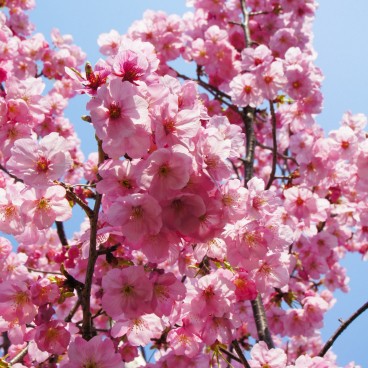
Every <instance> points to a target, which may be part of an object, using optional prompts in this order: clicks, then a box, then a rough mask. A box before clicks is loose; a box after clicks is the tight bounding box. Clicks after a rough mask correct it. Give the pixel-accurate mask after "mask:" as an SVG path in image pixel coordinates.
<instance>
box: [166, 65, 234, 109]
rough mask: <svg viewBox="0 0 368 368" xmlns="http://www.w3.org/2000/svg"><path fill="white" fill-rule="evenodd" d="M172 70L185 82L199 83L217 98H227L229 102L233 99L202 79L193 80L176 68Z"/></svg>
mask: <svg viewBox="0 0 368 368" xmlns="http://www.w3.org/2000/svg"><path fill="white" fill-rule="evenodd" d="M170 69H171V70H172V71H173V72H175V73H176V75H177V77H179V78H181V79H184V80H190V81H193V82H196V83H198V84H199V85H200V86H201V87H203V88H204V89H206V90H207V91H208V92H210V93H211V94H212V95H214V96H215V97H216V96H221V97H223V98H227V99H228V100H231V97H230V96H229V95H228V94H227V93H225V92H222V91H220V90H219V89H217V88H216V87H214V86H211V85H210V84H208V83H206V82H204V81H203V80H202V79H193V78H190V77H188V76H186V75H184V74H181V73H179V72H178V71H176V70H175V69H174V68H171V67H170ZM222 102H223V103H225V104H226V101H222Z"/></svg>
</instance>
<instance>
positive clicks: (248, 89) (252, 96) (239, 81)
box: [230, 73, 263, 107]
mask: <svg viewBox="0 0 368 368" xmlns="http://www.w3.org/2000/svg"><path fill="white" fill-rule="evenodd" d="M230 88H231V100H232V102H233V103H234V104H235V105H238V106H248V105H249V106H252V107H256V106H258V105H260V104H261V103H262V101H263V97H262V95H261V91H260V90H259V88H258V86H257V85H256V77H255V76H254V75H253V74H250V73H245V74H241V75H237V76H236V77H235V78H234V79H233V80H232V81H231V82H230Z"/></svg>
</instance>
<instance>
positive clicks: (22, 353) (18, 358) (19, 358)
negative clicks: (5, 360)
mask: <svg viewBox="0 0 368 368" xmlns="http://www.w3.org/2000/svg"><path fill="white" fill-rule="evenodd" d="M27 353H28V345H27V346H26V347H25V348H24V349H22V350H21V351H20V352H19V353H18V354H17V355H16V356H15V357H14V358H13V359H12V360H11V361H10V362H9V364H10V365H11V366H12V365H14V364H16V363H19V362H21V361H22V360H23V358H24V357H25V356H26V354H27Z"/></svg>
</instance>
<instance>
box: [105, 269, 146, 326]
mask: <svg viewBox="0 0 368 368" xmlns="http://www.w3.org/2000/svg"><path fill="white" fill-rule="evenodd" d="M102 287H103V289H104V294H103V296H102V307H103V308H104V309H105V310H106V313H107V314H108V315H109V316H111V317H112V318H114V319H119V318H123V317H124V316H128V317H137V316H140V315H142V314H144V313H150V312H152V308H151V306H150V302H151V299H152V291H153V289H152V282H151V281H150V280H149V279H148V277H147V276H146V274H145V272H144V269H143V267H142V266H131V267H128V268H124V269H117V268H115V269H113V270H110V271H109V272H108V273H107V274H106V275H105V276H104V277H103V279H102Z"/></svg>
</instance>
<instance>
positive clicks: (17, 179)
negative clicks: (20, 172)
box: [0, 164, 24, 183]
mask: <svg viewBox="0 0 368 368" xmlns="http://www.w3.org/2000/svg"><path fill="white" fill-rule="evenodd" d="M0 170H1V171H4V173H5V174H7V175H8V176H10V177H11V178H12V179H14V181H15V182H20V183H24V181H23V180H22V179H19V178H18V177H17V176H15V175H13V174H11V173H10V172H9V171H8V170H7V169H6V168H5V167H4V166H3V165H1V164H0Z"/></svg>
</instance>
